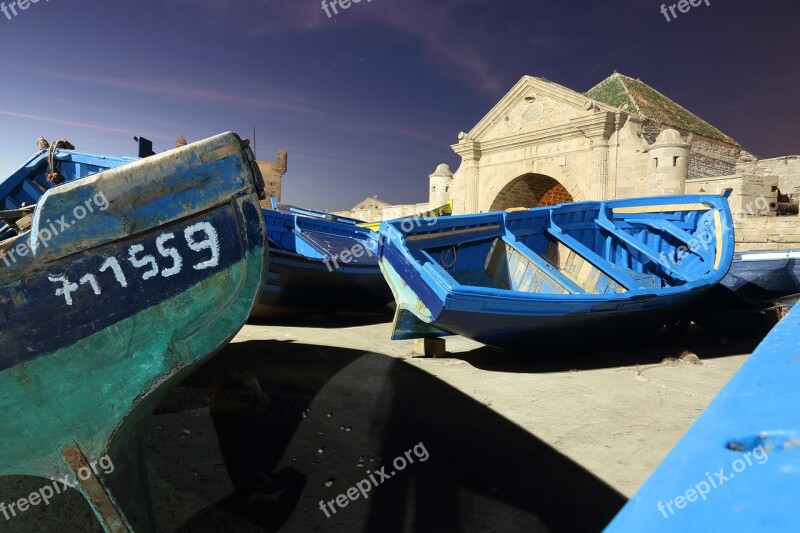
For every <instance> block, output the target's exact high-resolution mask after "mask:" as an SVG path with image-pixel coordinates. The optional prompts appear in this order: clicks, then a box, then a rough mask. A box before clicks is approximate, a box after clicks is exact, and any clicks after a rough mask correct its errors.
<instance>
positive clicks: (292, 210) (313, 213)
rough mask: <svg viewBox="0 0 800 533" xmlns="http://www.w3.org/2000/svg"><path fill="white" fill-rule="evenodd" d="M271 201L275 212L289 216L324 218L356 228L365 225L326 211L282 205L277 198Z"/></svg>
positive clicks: (355, 219)
mask: <svg viewBox="0 0 800 533" xmlns="http://www.w3.org/2000/svg"><path fill="white" fill-rule="evenodd" d="M270 200H271V202H272V210H273V211H279V212H281V213H286V214H287V215H300V216H304V217H311V218H322V219H325V220H330V221H332V222H339V223H341V224H347V225H348V226H356V225H358V224H363V223H364V221H363V220H358V219H357V218H350V217H343V216H341V215H334V214H333V213H327V212H325V211H317V210H316V209H308V208H305V207H297V206H295V205H289V204H282V203H280V202H278V199H277V198H271V199H270Z"/></svg>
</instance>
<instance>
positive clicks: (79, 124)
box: [0, 109, 174, 141]
mask: <svg viewBox="0 0 800 533" xmlns="http://www.w3.org/2000/svg"><path fill="white" fill-rule="evenodd" d="M0 115H5V116H9V117H15V118H21V119H24V120H35V121H38V122H46V123H49V124H60V125H66V126H71V127H75V128H84V129H89V130H95V131H102V132H106V133H119V134H125V135H139V134H140V133H141V132H136V131H133V130H127V129H124V128H116V127H113V126H108V125H105V124H97V123H92V122H83V121H80V120H74V119H70V118H63V117H52V116H45V115H37V114H34V113H23V112H18V111H10V110H8V109H0ZM148 137H152V138H154V139H166V140H170V141H171V140H174V139H172V138H171V137H164V136H162V135H155V134H149V135H148Z"/></svg>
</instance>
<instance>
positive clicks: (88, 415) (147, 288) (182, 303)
mask: <svg viewBox="0 0 800 533" xmlns="http://www.w3.org/2000/svg"><path fill="white" fill-rule="evenodd" d="M120 165H122V166H118V167H117V168H115V169H111V170H107V171H104V172H100V173H97V174H93V175H90V176H83V175H81V173H79V172H77V173H75V174H74V177H75V180H74V181H70V182H68V183H65V184H62V185H59V186H58V187H54V188H50V189H47V190H46V192H44V193H43V194H42V195H41V198H33V199H32V200H34V201H37V202H36V207H35V211H34V212H33V225H32V226H31V228H30V230H27V231H24V232H22V233H21V234H19V235H16V236H12V237H9V238H6V239H5V240H3V241H2V242H0V253H2V254H3V255H2V257H3V260H2V261H0V346H2V348H3V349H2V350H0V426H2V427H3V428H4V430H5V431H6V435H5V438H3V439H0V475H9V474H15V475H17V474H22V475H36V476H41V477H43V478H51V477H59V478H63V477H65V476H69V477H71V478H72V479H74V478H75V477H76V474H77V472H78V470H79V468H80V467H81V465H82V464H83V463H85V464H88V462H89V461H95V462H97V460H98V459H100V458H101V457H103V456H108V457H109V458H111V459H112V460H113V463H114V466H115V469H114V471H113V472H108V473H107V474H108V475H107V476H106V477H105V478H104V479H102V480H100V479H99V478H98V477H97V476H95V475H93V474H90V475H89V477H88V478H84V477H82V478H81V483H80V484H79V485H78V490H80V491H81V493H82V494H83V495H84V496H85V497H86V498H87V500H88V501H89V503H90V505H91V506H92V508H93V510H94V511H95V514H96V516H97V517H98V519H99V520H100V521H101V522H102V525H103V527H104V528H105V529H106V530H107V531H114V532H122V531H125V532H127V531H134V530H135V531H137V532H139V531H142V532H150V531H155V525H154V524H153V521H152V511H151V509H150V501H149V496H148V485H147V476H146V471H145V468H144V463H143V461H142V460H141V457H142V456H141V455H140V454H139V451H140V449H141V448H140V441H139V435H140V431H141V429H142V427H143V425H144V423H145V422H146V420H147V417H148V416H149V414H150V413H151V411H152V409H153V408H154V406H155V405H157V403H158V401H159V400H160V399H161V398H163V396H164V394H166V392H167V390H168V388H169V387H170V386H172V385H173V384H175V383H176V382H178V381H179V380H181V379H183V377H185V376H186V375H187V373H189V372H191V371H192V370H193V369H194V368H196V367H197V366H198V365H200V364H202V363H203V362H205V361H207V360H208V359H209V358H210V357H211V356H212V355H213V354H214V353H216V351H218V350H219V349H221V348H222V347H223V346H225V344H227V343H228V342H229V341H230V339H231V338H232V337H233V336H234V335H235V334H236V332H237V331H238V330H239V329H240V328H241V326H242V325H243V324H244V322H245V320H246V319H247V317H248V315H249V313H250V311H251V309H252V307H253V305H254V303H255V300H256V298H257V295H258V293H259V292H260V289H261V287H262V285H263V281H264V274H265V272H266V268H265V265H266V258H267V251H266V249H265V244H266V240H265V227H264V219H263V216H262V215H261V212H260V206H259V195H260V194H261V193H262V191H263V181H262V179H261V176H260V174H259V173H258V172H257V170H256V169H257V167H256V165H255V161H254V158H253V155H252V152H251V151H250V150H249V148H243V147H242V143H241V141H240V139H239V138H238V137H237V136H235V135H234V134H232V133H227V134H222V135H218V136H216V137H212V138H209V139H206V140H204V141H200V142H198V143H194V144H192V145H189V146H186V147H183V148H179V149H176V150H174V151H170V152H168V153H164V154H160V155H157V156H153V157H152V158H149V159H146V160H140V161H136V162H132V163H130V164H124V162H120ZM62 173H63V169H62ZM28 177H29V178H30V177H31V175H30V174H28ZM25 179H26V178H24V179H23V181H20V182H19V183H17V184H16V185H14V184H12V185H14V186H13V187H11V186H10V185H9V187H10V189H9V190H10V192H9V194H11V195H14V194H18V193H19V191H22V190H25V188H24V187H20V185H21V184H22V183H23V182H24V181H25ZM32 179H33V180H34V181H35V179H36V178H35V177H33V178H32ZM28 182H29V183H33V181H28ZM28 192H29V191H28ZM18 200H19V197H17V199H16V200H15V201H18ZM56 222H58V224H56Z"/></svg>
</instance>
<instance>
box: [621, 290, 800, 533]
mask: <svg viewBox="0 0 800 533" xmlns="http://www.w3.org/2000/svg"><path fill="white" fill-rule="evenodd" d="M798 332H800V306H797V305H795V306H794V308H792V310H791V312H790V313H789V314H788V315H787V316H786V317H785V318H784V319H783V320H781V321H780V322H779V323H778V324H777V325H776V326H775V328H774V329H773V330H772V331H771V332H770V333H769V335H768V336H767V337H766V338H765V339H764V340H763V341H762V342H761V344H760V345H759V346H758V348H757V349H756V350H755V352H753V354H752V355H751V356H750V357H749V358H748V359H747V361H745V363H744V365H743V366H742V367H741V369H739V371H738V372H737V373H736V374H735V375H734V376H733V377H732V378H731V380H730V382H728V384H727V385H725V387H724V388H723V389H722V390H721V391H720V392H719V394H718V395H717V397H716V398H714V401H713V402H711V405H709V406H708V409H706V411H705V412H704V413H703V414H702V415H701V416H700V418H699V419H698V420H697V421H696V422H695V423H694V425H692V427H690V428H689V431H687V432H686V435H685V436H684V437H683V438H682V439H681V440H680V441H679V442H678V444H677V445H676V446H675V448H674V449H673V450H672V451H671V452H670V453H669V455H667V457H666V459H664V461H663V462H662V463H661V465H659V467H658V468H657V469H656V470H655V472H653V474H652V475H651V476H650V477H649V478H648V479H647V481H645V483H644V485H642V487H641V488H640V489H639V490H638V492H637V493H636V494H634V495H633V497H632V498H631V499H630V501H628V503H627V504H626V505H625V507H623V508H622V510H621V511H620V512H619V514H618V515H617V516H616V517H615V518H614V520H613V521H612V522H611V524H609V526H608V528H607V529H606V532H608V533H616V532H620V533H626V532H629V531H647V532H654V533H655V532H659V531H663V532H665V533H666V532H672V531H687V532H698V533H699V532H706V531H765V532H766V531H800V514H798V512H797V509H798V506H800V492H798V490H797V484H798V476H800V469H798V464H800V426H799V425H798V416H797V406H798V404H800V387H798V383H800V346H798ZM645 445H646V443H645Z"/></svg>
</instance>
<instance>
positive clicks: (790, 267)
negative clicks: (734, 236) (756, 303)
mask: <svg viewBox="0 0 800 533" xmlns="http://www.w3.org/2000/svg"><path fill="white" fill-rule="evenodd" d="M722 285H724V286H725V287H727V288H729V289H730V290H732V291H733V292H735V293H737V294H738V295H740V296H744V297H746V298H750V299H753V300H775V299H781V298H784V297H787V296H790V295H796V294H800V249H794V250H769V251H752V252H739V253H736V254H734V256H733V264H732V265H731V269H730V271H729V272H728V275H727V276H725V278H723V280H722Z"/></svg>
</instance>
